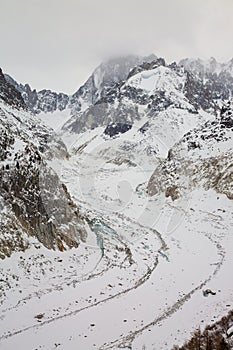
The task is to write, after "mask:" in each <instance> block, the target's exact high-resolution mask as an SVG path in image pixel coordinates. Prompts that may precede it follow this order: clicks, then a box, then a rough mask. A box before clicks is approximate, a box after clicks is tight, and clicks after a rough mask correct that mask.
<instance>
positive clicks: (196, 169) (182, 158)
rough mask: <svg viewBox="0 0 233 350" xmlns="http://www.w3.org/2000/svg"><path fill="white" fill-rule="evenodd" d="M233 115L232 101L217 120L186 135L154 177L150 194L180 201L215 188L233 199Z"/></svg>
mask: <svg viewBox="0 0 233 350" xmlns="http://www.w3.org/2000/svg"><path fill="white" fill-rule="evenodd" d="M232 138H233V114H232V105H231V103H230V102H229V103H228V104H226V106H224V107H223V108H222V111H221V113H220V116H219V117H218V118H216V120H213V121H208V122H206V123H205V124H204V125H203V126H201V127H199V128H195V129H193V130H191V131H189V132H188V133H187V134H186V135H184V137H183V138H181V140H180V141H179V142H178V143H177V144H175V145H174V146H173V147H172V148H171V149H170V150H169V152H168V156H167V159H166V160H165V161H162V162H161V164H160V165H159V166H158V168H157V169H156V170H155V172H154V174H153V175H152V177H151V179H150V181H149V184H148V192H149V194H150V195H155V194H157V193H160V192H165V194H166V196H170V197H171V198H172V199H177V198H178V197H179V196H180V195H182V194H184V193H185V192H186V193H187V191H191V190H193V189H194V188H195V187H199V186H203V187H204V188H205V189H209V188H214V189H215V190H216V191H217V192H220V193H224V194H226V195H227V196H228V197H229V198H230V199H232V198H233V178H232V171H233V169H232V161H233V158H232V157H233V152H232Z"/></svg>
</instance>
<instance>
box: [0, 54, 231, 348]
mask: <svg viewBox="0 0 233 350" xmlns="http://www.w3.org/2000/svg"><path fill="white" fill-rule="evenodd" d="M113 62H114V61H113ZM133 64H135V62H134V63H133ZM125 65H126V63H124V62H123V63H122V66H120V67H119V66H117V64H116V62H115V63H113V65H112V66H111V65H110V66H109V70H108V69H107V70H106V71H105V70H104V71H102V70H101V69H100V70H98V69H97V70H96V76H95V74H94V75H93V79H90V80H89V82H88V84H87V85H86V87H85V89H83V90H82V91H83V92H82V93H80V95H79V94H78V96H76V98H75V101H76V102H77V105H76V107H77V108H76V107H75V108H74V109H73V110H72V111H71V109H70V107H68V108H66V109H64V110H63V111H59V112H58V111H55V112H49V113H45V112H43V114H42V113H41V116H40V114H39V115H36V116H35V117H32V116H31V115H30V114H27V113H25V112H23V113H22V111H21V110H20V111H17V113H16V112H15V109H11V110H8V109H9V108H11V107H9V106H6V105H5V104H3V107H2V108H3V109H4V113H5V114H6V116H5V117H4V118H5V119H6V120H8V123H9V121H10V126H11V125H12V129H13V131H14V135H17V136H13V137H14V140H15V139H17V140H18V138H19V136H18V134H17V133H16V130H18V129H17V128H16V126H17V127H18V128H20V129H22V130H25V133H24V132H23V135H26V134H29V135H30V137H29V138H28V139H29V141H30V142H31V143H32V145H31V143H30V145H28V144H27V145H26V146H23V147H21V146H20V142H23V143H24V142H26V141H25V139H26V136H25V138H22V140H21V139H20V140H18V141H17V145H19V146H20V150H21V151H20V152H19V153H20V156H21V155H22V157H21V158H20V159H16V160H15V159H14V158H15V157H14V154H15V153H16V152H15V151H14V147H13V146H14V145H15V144H16V143H15V141H14V142H13V141H12V140H11V138H9V137H8V135H11V134H10V133H8V132H4V134H3V135H4V137H5V135H6V144H7V145H8V144H9V146H7V151H9V152H10V153H11V154H10V153H7V159H8V161H7V162H9V164H10V165H11V168H10V169H12V170H11V171H13V176H14V178H16V179H19V181H18V180H17V182H16V183H17V184H18V182H20V184H23V188H26V190H27V189H28V187H27V186H28V185H27V182H26V181H25V182H21V180H20V179H21V178H22V177H21V173H22V169H24V173H27V174H31V170H33V171H34V170H35V169H37V168H38V167H39V165H38V161H37V160H36V163H34V159H35V157H36V156H37V155H39V156H40V157H41V162H42V163H43V167H44V168H43V169H44V170H43V172H42V174H41V173H40V178H42V181H40V191H37V186H35V184H37V181H36V179H35V181H34V176H30V178H29V179H33V180H32V181H29V183H31V185H33V189H36V190H35V191H33V193H35V196H33V197H32V200H33V203H34V202H35V203H38V200H37V198H39V200H40V198H41V199H42V201H43V205H44V208H45V210H46V212H47V213H49V215H48V216H49V222H52V223H54V218H55V223H58V234H59V237H61V240H62V244H63V247H66V244H68V243H69V242H67V241H66V238H65V237H66V233H67V230H68V229H71V230H72V227H73V226H74V227H75V228H76V227H78V229H79V228H80V229H81V231H82V229H84V235H82V232H83V231H82V232H80V233H79V234H78V237H79V240H78V244H79V247H78V249H70V250H69V249H67V250H66V251H65V252H63V253H61V252H60V251H59V250H58V249H57V250H51V249H47V248H46V245H45V244H44V245H43V244H41V243H39V242H38V237H41V233H40V231H39V234H36V235H34V237H30V239H28V233H27V231H26V230H25V226H23V223H22V222H20V221H19V219H18V217H17V215H16V214H15V212H13V209H14V207H12V206H9V210H10V209H11V212H10V220H11V226H10V227H9V229H8V228H7V227H6V228H5V227H4V230H5V231H4V232H7V233H8V234H9V232H12V227H13V231H14V225H18V228H17V230H15V231H14V232H16V233H17V236H16V237H15V240H19V243H18V245H22V246H23V248H22V249H20V250H21V251H19V252H13V253H12V254H11V256H10V258H6V259H4V260H3V261H2V263H1V266H0V274H1V276H2V277H1V279H2V283H1V284H0V293H1V299H0V302H1V305H0V312H1V314H0V329H1V334H0V346H2V347H3V348H4V350H13V349H15V348H16V347H20V348H21V347H22V348H24V349H25V350H31V349H46V350H47V349H56V348H58V349H59V348H61V349H65V350H77V346H78V348H80V349H82V350H94V349H99V350H104V349H114V350H117V349H133V350H142V349H150V350H171V349H172V347H173V345H174V344H178V345H181V344H183V343H184V341H185V340H186V339H187V338H189V336H190V334H191V332H192V331H194V330H195V329H196V328H198V327H200V326H201V327H204V326H205V325H207V324H211V323H213V322H215V321H216V319H219V318H221V317H222V316H223V315H224V314H227V312H228V310H229V309H230V308H232V297H233V287H232V279H231V278H230V277H229V276H230V272H231V269H232V263H233V248H232V247H233V235H232V232H233V230H232V228H233V222H232V213H233V209H232V170H231V167H232V107H231V105H230V104H228V105H224V101H223V100H225V98H227V96H228V95H226V96H225V95H221V94H220V95H219V97H216V98H215V97H213V96H216V94H217V93H216V94H215V95H213V93H212V90H211V89H210V88H209V86H211V87H214V84H213V85H211V84H212V83H213V81H214V80H213V79H212V77H210V78H207V77H206V76H205V77H203V78H202V77H200V76H199V74H196V73H194V72H192V71H191V70H189V69H187V68H185V67H183V66H181V65H177V64H175V63H174V64H171V65H167V64H166V63H165V61H164V60H163V59H156V58H154V57H153V59H152V60H151V61H150V60H149V62H140V63H136V66H134V67H132V68H130V67H128V68H127V69H125V68H124V67H125ZM129 66H130V65H129ZM103 67H104V66H102V68H103ZM121 67H123V68H121ZM105 69H106V67H105ZM122 70H123V73H122ZM126 71H127V74H126ZM105 72H106V74H105ZM122 74H123V75H122ZM206 79H207V80H206ZM227 79H228V77H227ZM229 82H230V80H229ZM84 85H85V84H84ZM213 89H214V88H213ZM216 91H217V90H216ZM80 96H81V97H80ZM75 101H73V102H74V103H75ZM222 106H223V107H222ZM220 110H221V114H219V112H218V111H220ZM67 112H68V113H67ZM70 112H71V113H73V115H72V118H71V119H70V120H68V121H67V119H68V118H69V114H70ZM56 116H57V118H58V119H57V122H56V123H54V124H55V126H54V129H57V130H59V132H60V131H61V133H62V139H63V142H64V143H62V142H61V141H60V139H59V138H58V137H56V136H55V135H54V133H53V132H52V131H51V130H50V129H48V128H47V127H45V126H43V125H42V123H41V122H40V121H39V118H41V120H43V122H45V123H47V125H51V126H53V118H54V120H56ZM4 118H3V120H4ZM16 118H18V119H19V120H20V121H22V120H23V121H24V122H25V123H26V125H27V127H25V128H24V126H23V125H24V124H23V125H21V124H20V123H19V124H17V123H18V122H17V120H18V119H16ZM63 118H64V119H65V120H66V121H67V122H66V124H65V126H64V127H63V128H61V124H60V122H61V123H62V119H63ZM58 121H59V122H58ZM33 123H35V124H36V127H35V125H33ZM37 123H38V124H37ZM58 124H59V125H58ZM37 125H38V127H37ZM41 128H42V129H43V130H44V132H42V131H41ZM44 133H45V134H46V135H47V133H49V135H50V137H47V136H41V137H39V135H44ZM38 134H39V135H38ZM38 138H39V140H38ZM48 138H49V141H48ZM51 138H52V141H51ZM8 139H9V140H8ZM43 140H44V141H43ZM64 144H66V147H67V148H66V147H65V146H64ZM19 146H18V147H19ZM40 146H42V149H40ZM15 147H16V146H15ZM26 147H30V149H33V150H34V149H35V150H36V151H35V152H34V151H33V157H32V160H33V161H32V160H30V158H29V160H28V157H29V156H28V153H27V148H26ZM32 147H34V148H32ZM51 148H53V150H52V151H51ZM67 150H68V152H69V156H68V157H67V156H66V155H67ZM56 152H57V155H56V156H55V155H54V153H55V154H56ZM17 158H18V152H17ZM19 160H20V161H19ZM21 160H22V161H21ZM17 161H18V164H17ZM28 162H30V164H28ZM21 163H22V164H23V167H21ZM49 166H51V167H52V168H53V169H54V170H56V175H55V174H54V172H53V171H52V170H50V169H49ZM155 169H156V170H155ZM6 170H7V171H8V170H9V169H5V168H4V174H5V171H6ZM48 173H49V176H48ZM51 173H52V177H51V176H50V174H51ZM7 174H8V173H7ZM54 176H55V178H54ZM8 179H9V177H8ZM12 182H13V181H9V185H8V183H7V184H6V182H5V184H4V186H5V187H6V188H7V189H8V187H10V189H11V188H12V187H11V186H12ZM148 183H149V185H148ZM59 184H64V185H61V187H62V189H63V190H64V191H65V196H66V199H67V197H68V208H67V206H66V203H67V201H66V200H64V201H65V202H64V203H65V204H64V206H63V205H62V208H61V198H63V195H61V194H60V191H59V190H58V189H59V188H60V187H59ZM13 189H14V186H13ZM148 189H149V194H152V195H153V196H150V195H148V191H147V190H148ZM8 192H9V191H8ZM8 192H7V193H8ZM9 193H10V194H11V193H12V191H10V192H9ZM13 193H14V192H13ZM69 194H70V196H69ZM29 195H31V192H30V191H29V192H28V191H26V192H23V198H25V201H26V205H27V203H28V202H27V199H28V198H29V199H31V197H30V196H29ZM0 198H2V197H1V196H0ZM23 198H21V197H20V198H19V199H20V200H22V199H23ZM16 199H17V200H16V204H17V203H18V197H17V198H16ZM20 203H22V208H24V207H26V208H28V206H26V205H25V203H24V202H22V201H21V202H20ZM30 203H31V202H30ZM62 203H63V202H62ZM10 204H11V201H10ZM0 205H1V202H0ZM2 205H3V208H4V210H6V208H7V210H8V206H7V205H8V204H7V203H5V202H4V203H3V204H2ZM31 207H32V209H33V208H34V206H33V205H31ZM69 208H70V209H69ZM77 208H79V211H78V223H76V221H74V219H73V213H74V211H75V212H76V213H77ZM63 209H64V211H63ZM17 210H18V209H17ZM70 210H71V211H70ZM73 210H74V211H73ZM24 213H26V214H25V216H24V217H25V218H27V220H28V215H29V216H30V213H31V212H30V211H26V212H25V211H23V214H24ZM33 213H34V211H33ZM56 214H57V215H58V218H57V216H56ZM66 215H67V216H66ZM12 217H14V219H15V220H13V219H12ZM82 217H84V218H85V220H86V222H87V223H88V224H86V226H85V227H84V223H83V220H82ZM46 218H48V217H46ZM66 220H67V221H68V223H69V224H68V223H67V221H66ZM5 222H6V224H5V226H7V224H8V222H7V221H5ZM28 222H29V223H30V225H32V226H33V225H34V220H31V221H30V220H28ZM63 223H65V225H63ZM66 223H67V225H66ZM47 224H48V221H46V222H44V221H43V228H44V230H43V231H42V233H44V236H43V237H44V240H45V241H46V243H48V244H50V243H51V241H50V240H47V236H46V234H45V233H50V227H48V226H46V225H47ZM73 224H74V225H73ZM20 225H21V226H20ZM44 225H45V226H44ZM78 225H80V226H78ZM33 227H34V226H33ZM60 229H61V230H63V231H62V232H61V231H60ZM20 230H21V231H22V232H25V233H24V235H22V234H21V231H20ZM23 230H24V231H23ZM33 232H38V231H37V227H36V228H35V229H34V231H33ZM72 232H73V231H72ZM16 233H15V235H16ZM4 234H5V233H4ZM63 234H64V235H63ZM68 236H69V235H68ZM71 236H72V233H71ZM25 237H26V238H27V239H26V240H24V238H25ZM49 237H50V235H49ZM7 238H8V236H7ZM84 238H85V242H83V241H82V239H83V240H84ZM10 244H11V243H10V242H9V241H7V243H5V246H8V245H9V246H10ZM56 244H57V242H56V241H55V245H56ZM24 245H25V246H24ZM74 245H75V244H74ZM47 246H48V245H47ZM57 246H58V248H61V246H60V242H59V243H58V244H57ZM71 246H72V245H71ZM26 248H28V249H26ZM24 249H26V250H25V252H22V250H24ZM62 249H63V248H62ZM11 250H14V249H11ZM15 250H17V249H15ZM208 289H210V290H211V291H213V293H214V295H212V294H211V295H209V296H208V297H206V296H205V295H206V290H208ZM109 315H110V316H109Z"/></svg>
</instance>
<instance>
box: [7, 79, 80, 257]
mask: <svg viewBox="0 0 233 350" xmlns="http://www.w3.org/2000/svg"><path fill="white" fill-rule="evenodd" d="M23 108H26V106H25V103H24V101H23V99H22V97H21V95H20V94H19V92H18V91H17V90H16V89H15V88H14V87H13V86H12V85H10V84H9V83H8V82H7V81H6V80H5V79H4V76H3V75H2V76H1V86H0V143H1V149H0V206H1V214H0V229H1V237H0V257H1V258H3V257H4V256H9V255H10V254H11V253H12V251H15V250H25V249H26V248H27V247H28V246H30V237H34V238H35V239H36V240H37V241H39V242H41V243H42V244H43V245H44V246H45V247H47V248H49V249H55V248H58V249H59V250H61V251H62V250H65V249H66V248H68V247H77V246H78V245H79V242H80V240H82V239H83V240H84V239H85V236H86V232H85V228H84V221H83V219H82V217H81V215H80V213H79V210H78V208H77V207H76V205H75V204H74V203H73V201H72V199H71V197H70V196H69V193H68V191H67V189H66V187H65V186H64V185H63V184H62V183H61V182H60V180H59V178H58V176H57V174H56V173H55V172H54V171H53V170H52V169H51V168H50V167H49V165H48V160H52V159H54V158H60V159H65V158H66V157H68V153H67V150H66V147H65V145H64V144H63V143H62V141H61V140H60V139H59V138H58V137H57V136H56V135H54V133H53V132H52V130H49V129H47V128H46V127H45V126H43V125H42V124H41V123H40V122H39V120H38V119H37V118H35V117H33V116H32V115H31V114H30V113H28V112H26V111H25V109H23Z"/></svg>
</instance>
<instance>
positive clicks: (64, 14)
mask: <svg viewBox="0 0 233 350" xmlns="http://www.w3.org/2000/svg"><path fill="white" fill-rule="evenodd" d="M232 18H233V0H0V47H1V51H0V52H1V54H0V67H2V69H3V71H4V72H7V73H9V74H10V75H11V76H12V77H14V78H15V79H16V80H17V81H19V82H22V83H26V82H28V83H29V84H30V85H31V86H32V87H34V88H37V89H42V88H50V89H53V90H55V91H64V92H67V93H73V92H74V91H76V90H77V88H78V87H79V86H80V85H81V84H82V83H84V81H85V80H86V79H87V78H88V76H89V75H90V74H91V72H92V71H93V70H94V68H95V67H96V66H97V65H98V64H99V63H100V62H101V61H102V60H103V59H106V58H107V57H109V56H114V55H119V54H127V53H136V54H142V55H147V54H150V53H155V54H156V55H157V56H162V57H164V58H165V59H166V60H167V61H168V62H171V61H174V60H179V59H181V58H184V57H200V58H204V59H206V58H209V57H211V56H214V57H215V58H216V59H217V60H219V61H220V62H225V61H228V60H230V59H231V58H232V57H233V45H232V38H233V21H232Z"/></svg>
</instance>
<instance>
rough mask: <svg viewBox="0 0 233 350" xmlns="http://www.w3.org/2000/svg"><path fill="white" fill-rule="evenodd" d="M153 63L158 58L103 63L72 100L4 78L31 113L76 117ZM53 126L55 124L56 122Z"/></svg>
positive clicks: (131, 57) (130, 57)
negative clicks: (142, 65) (133, 72)
mask: <svg viewBox="0 0 233 350" xmlns="http://www.w3.org/2000/svg"><path fill="white" fill-rule="evenodd" d="M154 59H156V56H155V55H150V56H147V57H141V56H136V55H131V56H127V57H119V58H117V59H110V60H108V61H106V62H103V63H101V64H100V65H99V66H98V67H97V68H96V69H95V71H94V72H93V74H92V75H91V76H90V77H89V78H88V80H87V81H86V82H85V84H84V85H83V86H81V87H80V88H79V89H78V90H77V91H76V92H75V93H74V94H73V95H70V96H68V95H67V94H64V93H56V92H54V91H51V90H48V89H44V90H41V91H37V90H35V89H32V88H31V87H30V86H29V85H28V84H25V85H23V84H20V83H17V82H16V81H15V80H14V79H13V78H12V77H11V76H10V75H8V74H5V78H6V80H7V81H8V82H9V83H10V84H11V85H13V86H14V87H15V88H16V89H17V90H18V91H19V92H20V94H21V95H22V97H23V99H24V102H25V104H26V105H27V107H28V109H29V110H30V111H31V112H32V113H34V114H39V113H41V112H42V113H51V112H52V113H53V112H61V111H63V110H65V109H67V110H68V112H69V113H70V114H71V115H74V114H77V113H78V112H80V111H83V110H85V109H86V108H88V107H89V106H90V105H92V104H93V103H96V102H97V101H98V100H99V99H100V98H101V97H103V96H104V95H105V94H106V92H107V91H108V89H109V88H111V87H112V86H114V85H115V84H116V83H119V82H121V81H123V80H125V79H126V78H127V76H128V74H129V72H130V70H131V69H132V68H134V67H135V66H137V65H138V64H140V63H143V62H151V61H153V60H154ZM54 122H55V123H56V119H55V121H54Z"/></svg>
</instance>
